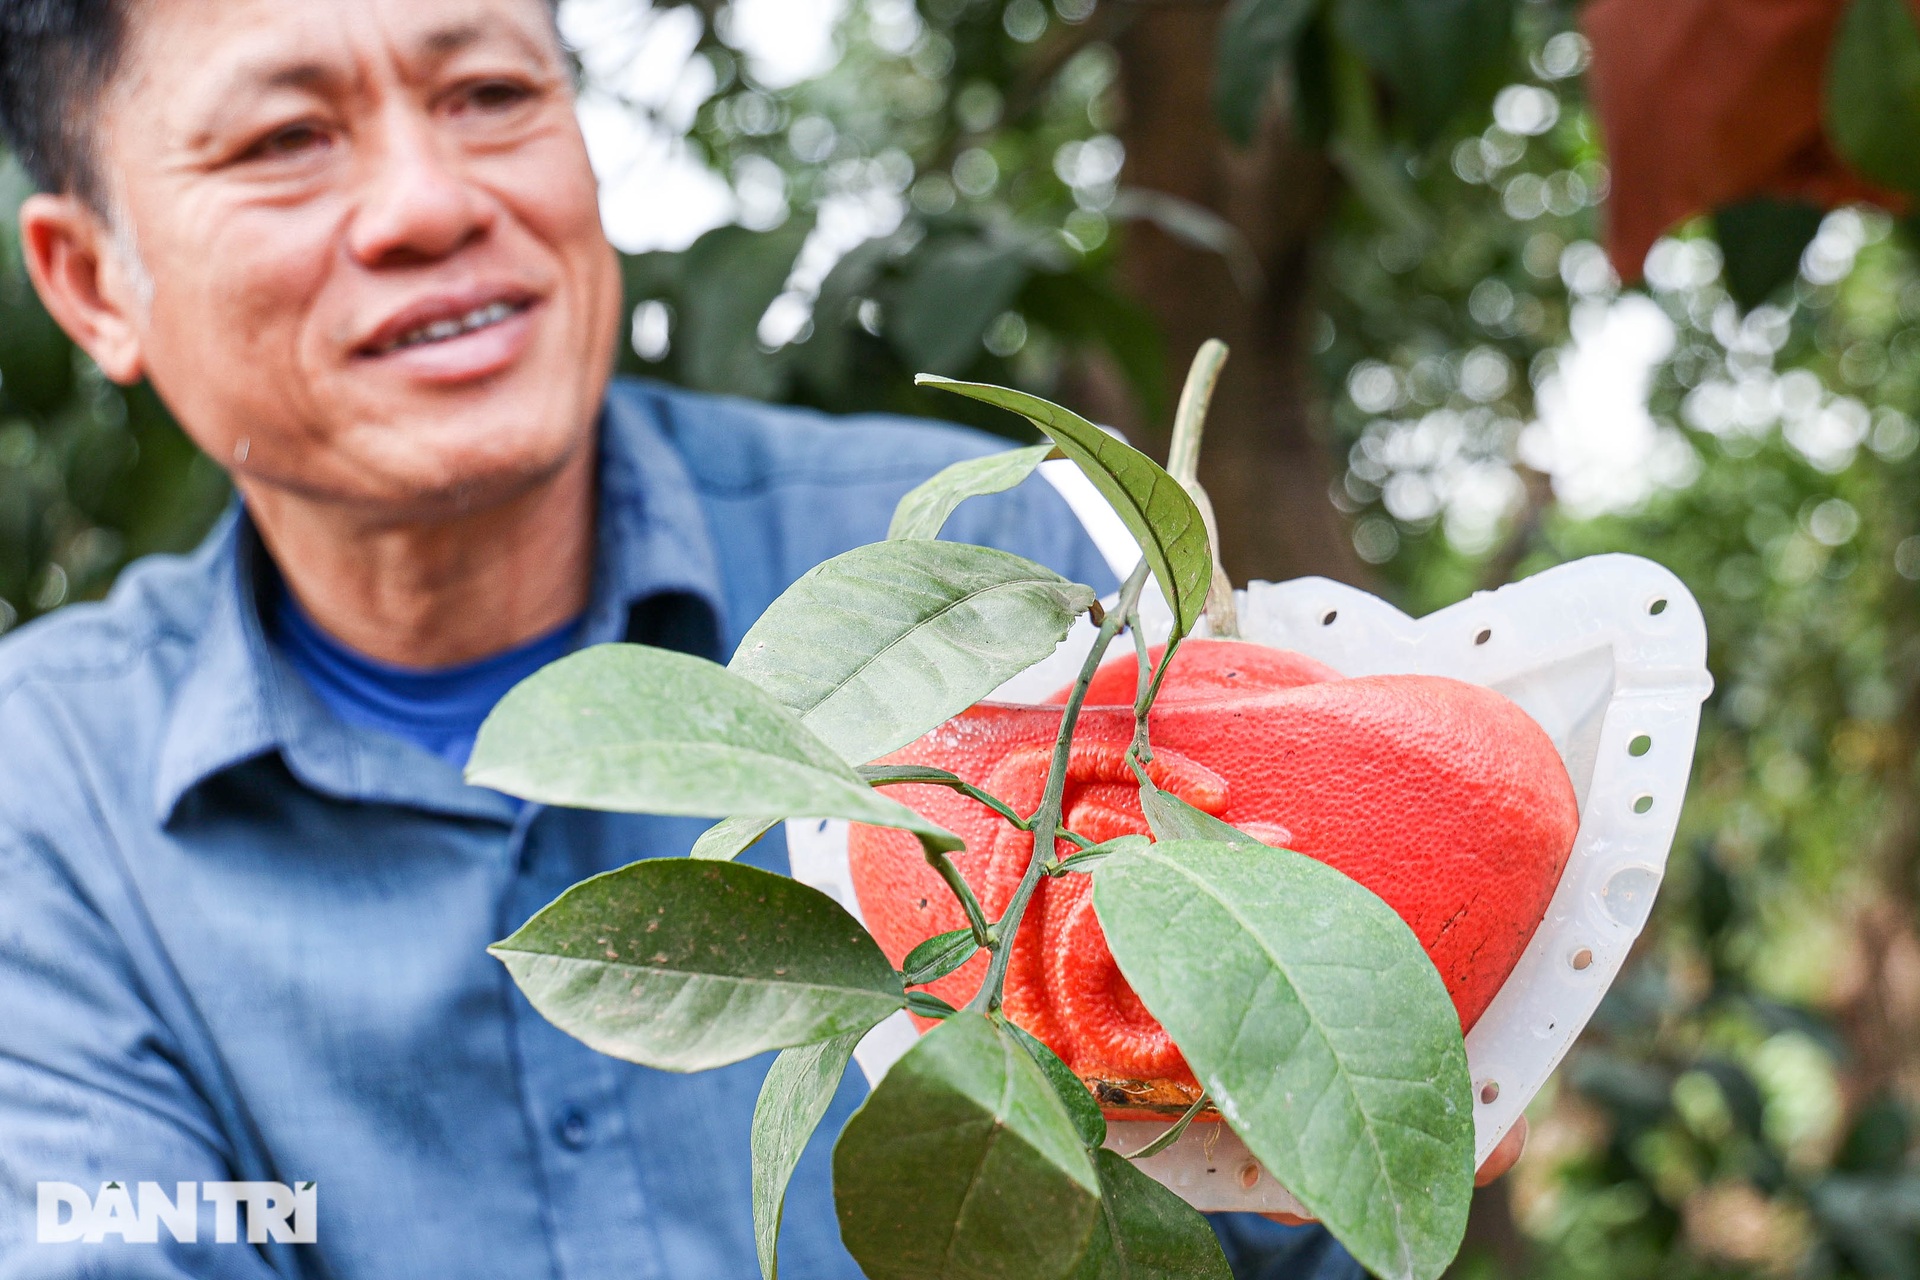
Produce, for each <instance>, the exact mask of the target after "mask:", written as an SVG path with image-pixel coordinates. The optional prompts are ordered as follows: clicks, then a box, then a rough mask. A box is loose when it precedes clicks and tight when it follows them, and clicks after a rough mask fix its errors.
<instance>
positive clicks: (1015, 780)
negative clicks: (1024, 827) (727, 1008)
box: [849, 641, 1579, 1110]
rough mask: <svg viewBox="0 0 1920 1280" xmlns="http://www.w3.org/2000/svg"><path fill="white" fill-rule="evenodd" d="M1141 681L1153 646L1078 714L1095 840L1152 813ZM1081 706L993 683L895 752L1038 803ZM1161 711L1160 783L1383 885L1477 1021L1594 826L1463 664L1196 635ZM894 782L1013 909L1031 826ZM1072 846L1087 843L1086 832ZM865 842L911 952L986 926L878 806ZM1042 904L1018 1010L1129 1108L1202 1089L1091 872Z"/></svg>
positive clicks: (1538, 736)
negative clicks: (1137, 693) (1147, 807)
mask: <svg viewBox="0 0 1920 1280" xmlns="http://www.w3.org/2000/svg"><path fill="white" fill-rule="evenodd" d="M1154 656H1155V657H1156V659H1157V656H1158V655H1157V654H1156V655H1154ZM1134 678H1135V667H1134V662H1133V658H1132V656H1131V655H1127V656H1125V657H1123V658H1119V659H1116V660H1114V661H1112V662H1109V663H1107V664H1105V665H1104V666H1103V667H1102V668H1101V670H1100V672H1099V673H1098V674H1097V675H1096V678H1095V683H1094V684H1093V685H1092V686H1090V694H1093V693H1098V694H1100V695H1101V696H1102V699H1103V701H1105V702H1107V703H1108V705H1094V704H1093V703H1092V701H1091V698H1090V701H1089V705H1088V706H1087V707H1086V708H1085V709H1084V710H1083V711H1082V714H1081V719H1080V724H1079V727H1078V730H1077V732H1076V734H1075V740H1074V749H1073V752H1072V757H1071V760H1070V765H1069V770H1068V787H1067V792H1066V796H1065V806H1064V813H1065V820H1066V825H1067V826H1068V827H1069V828H1070V829H1072V830H1074V831H1075V832H1077V833H1078V834H1080V835H1082V836H1085V837H1087V838H1090V839H1094V840H1105V839H1110V838H1112V837H1113V836H1116V835H1122V834H1127V833H1129V832H1145V831H1146V823H1145V821H1144V820H1143V819H1142V818H1141V815H1140V806H1139V798H1138V791H1137V788H1136V786H1135V785H1134V783H1133V780H1132V777H1131V773H1130V771H1129V770H1128V769H1127V766H1126V763H1125V756H1124V753H1125V748H1126V745H1127V743H1128V742H1129V741H1130V740H1131V737H1132V733H1133V720H1132V714H1131V711H1130V710H1129V709H1128V708H1127V707H1125V706H1123V705H1112V703H1114V702H1125V701H1127V700H1129V699H1130V698H1131V693H1132V690H1133V687H1134ZM1059 715H1060V710H1059V707H1058V706H1057V705H1052V704H1043V705H1026V706H1010V705H1002V704H992V703H983V704H981V705H980V706H977V707H975V708H973V709H972V710H970V711H967V712H966V713H964V714H962V715H960V716H957V717H955V718H954V719H953V720H951V721H949V722H947V723H946V724H944V725H942V726H940V727H939V728H938V729H935V730H934V731H933V732H931V733H929V734H927V735H926V736H925V737H923V738H921V739H920V740H919V741H917V742H914V743H912V744H910V745H909V746H907V747H905V748H903V749H902V750H901V751H899V752H897V753H895V754H894V755H892V756H889V757H888V758H887V759H888V762H890V763H911V764H926V765H935V766H938V767H940V768H945V769H950V770H952V771H953V772H955V773H957V774H959V775H960V776H961V777H963V778H965V779H967V780H968V781H969V782H972V783H974V784H976V785H978V786H982V787H984V788H985V789H986V790H987V791H989V792H990V793H992V794H994V795H997V796H999V797H1000V798H1001V799H1003V800H1005V801H1007V802H1008V803H1009V804H1011V805H1012V806H1013V808H1014V809H1015V810H1017V811H1018V812H1021V813H1030V812H1031V811H1032V810H1033V809H1034V808H1035V807H1036V806H1037V805H1038V803H1039V801H1040V794H1041V789H1042V787H1043V786H1044V784H1045V775H1046V767H1047V760H1048V757H1049V755H1050V752H1051V747H1052V743H1053V739H1054V736H1055V734H1056V732H1057V730H1058V728H1059ZM1151 728H1152V736H1153V744H1154V752H1155V762H1154V768H1153V773H1154V781H1155V783H1156V784H1157V785H1159V786H1160V787H1162V788H1163V789H1166V790H1170V791H1172V792H1173V793H1174V794H1177V795H1179V796H1181V798H1183V799H1185V800H1186V801H1187V802H1188V803H1190V804H1193V805H1195V806H1196V807H1198V808H1200V809H1202V810H1205V811H1206V812H1209V813H1212V814H1214V815H1215V816H1217V817H1220V818H1223V819H1224V820H1226V821H1227V822H1230V823H1232V824H1233V825H1235V826H1237V827H1240V828H1241V829H1243V830H1246V831H1248V832H1250V833H1251V834H1253V835H1255V836H1257V837H1258V838H1260V839H1262V840H1264V841H1266V842H1267V843H1269V844H1284V845H1286V846H1287V847H1289V848H1292V849H1296V850H1298V851H1299V852H1301V853H1305V854H1308V855H1309V856H1311V857H1315V858H1318V859H1320V860H1321V861H1323V862H1326V863H1328V864H1329V865H1331V866H1334V867H1337V868H1339V869H1340V870H1341V871H1343V872H1345V873H1346V874H1347V875H1349V876H1352V877H1353V878H1354V879H1355V880H1357V881H1359V882H1360V883H1361V884H1363V885H1365V886H1366V887H1367V888H1369V889H1371V890H1373V891H1374V892H1375V893H1377V894H1379V895H1380V897H1381V898H1382V899H1383V900H1384V901H1385V902H1386V903H1387V904H1388V905H1389V906H1390V907H1392V908H1393V909H1394V910H1395V911H1396V912H1398V913H1399V914H1400V916H1401V917H1402V918H1403V919H1404V920H1406V921H1407V923H1408V924H1409V925H1410V926H1411V927H1412V928H1413V931H1414V934H1415V936H1417V937H1418V938H1419V940H1420V942H1421V944H1422V945H1423V946H1424V947H1425V948H1426V950H1427V954H1428V956H1429V957H1430V958H1431V959H1432V960H1433V962H1434V965H1435V967H1436V968H1438V970H1439V972H1440V975H1441V977H1442V979H1443V980H1444V981H1445V983H1446V987H1447V991H1448V994H1449V995H1451V996H1452V998H1453V1001H1454V1006H1455V1009H1456V1010H1457V1011H1458V1013H1459V1015H1460V1020H1461V1025H1462V1027H1463V1028H1464V1029H1469V1030H1470V1029H1471V1028H1472V1026H1473V1024H1474V1023H1475V1022H1476V1021H1477V1020H1478V1019H1479V1017H1480V1015H1481V1014H1482V1013H1483V1012H1485V1010H1486V1007H1487V1005H1488V1004H1489V1003H1490V1002H1491V1001H1492V999H1493V997H1494V995H1495V994H1497V993H1498V991H1499V989H1500V986H1501V984H1502V983H1503V982H1505V980H1506V977H1507V975H1508V974H1509V973H1510V972H1512V969H1513V966H1514V964H1515V963H1516V962H1517V961H1518V960H1519V958H1520V955H1521V953H1522V952H1523V951H1524V950H1525V949H1526V945H1527V942H1528V941H1529V939H1531V938H1532V936H1533V931H1534V929H1535V928H1537V927H1538V925H1539V922H1540V920H1541V918H1542V917H1543V916H1544V915H1545V913H1546V908H1547V905H1548V903H1549V901H1550V900H1551V899H1552V896H1553V892H1554V889H1555V887H1556V886H1557V885H1558V883H1559V880H1560V873H1561V871H1562V869H1563V868H1564V867H1565V865H1566V860H1567V856H1568V854H1569V853H1570V852H1571V850H1572V847H1573V839H1574V835H1575V832H1576V831H1577V829H1578V825H1579V815H1578V808H1577V804H1576V801H1575V797H1574V794H1573V786H1572V783H1571V781H1570V780H1569V779H1568V777H1567V772H1566V769H1565V766H1564V765H1563V764H1562V763H1561V760H1560V757H1559V754H1558V753H1557V752H1556V751H1555V750H1554V747H1553V743H1552V741H1551V740H1550V739H1549V738H1548V737H1547V735H1546V733H1545V732H1544V731H1543V730H1542V729H1541V728H1540V726H1539V725H1538V724H1536V723H1535V722H1534V721H1533V719H1532V718H1531V717H1529V716H1528V715H1527V714H1526V713H1525V712H1524V711H1522V710H1521V709H1520V708H1519V707H1518V706H1516V705H1515V704H1514V703H1513V702H1512V701H1510V700H1509V699H1507V698H1506V697H1504V696H1502V695H1501V694H1499V693H1496V692H1494V691H1493V690H1491V689H1486V688H1483V687H1482V686H1479V685H1473V684H1467V683H1464V682H1462V681H1458V680H1449V679H1445V678H1442V677H1437V676H1366V677H1361V678H1358V679H1351V680H1349V679H1342V678H1339V676H1338V674H1337V673H1334V672H1332V671H1331V669H1330V668H1327V667H1325V666H1323V665H1322V664H1319V663H1316V662H1314V661H1313V660H1312V659H1310V658H1305V657H1303V656H1302V655H1299V654H1291V653H1286V652H1285V651H1280V650H1271V649H1264V648H1262V647H1260V646H1255V645H1249V644H1242V643H1236V642H1231V641H1189V642H1188V643H1187V644H1186V645H1185V646H1184V647H1183V648H1182V649H1181V650H1180V652H1179V654H1178V655H1177V656H1176V658H1175V663H1174V668H1173V670H1172V671H1171V672H1170V673H1169V675H1168V678H1167V681H1166V684H1165V687H1164V688H1163V689H1162V691H1161V694H1160V697H1159V698H1158V700H1157V701H1156V703H1155V706H1154V713H1153V717H1152V725H1151ZM888 790H889V791H890V792H891V793H892V794H893V795H894V796H895V797H896V798H898V799H900V800H901V801H903V802H904V803H906V804H908V805H910V806H912V807H913V808H914V809H916V810H918V811H919V812H920V813H922V814H923V815H924V816H926V817H928V818H930V819H932V820H934V821H936V822H938V823H940V824H942V825H943V826H946V827H947V828H948V829H950V830H952V831H954V832H956V833H957V834H959V835H960V836H961V837H962V838H963V839H964V840H965V841H966V845H967V847H966V850H965V851H964V852H962V853H959V854H956V855H955V861H956V862H957V864H958V865H959V867H960V870H961V873H962V874H963V875H964V876H965V877H966V878H967V882H968V883H969V884H970V885H972V886H973V888H974V891H975V892H976V893H977V894H978V895H979V896H980V898H981V903H982V906H983V907H984V908H985V910H986V912H987V914H988V917H989V918H997V917H998V916H999V914H1000V913H1001V911H1003V910H1004V909H1005V907H1006V905H1007V901H1008V899H1009V898H1010V897H1011V895H1012V892H1013V889H1014V886H1015V885H1016V884H1017V883H1018V881H1019V877H1020V873H1021V871H1022V869H1023V868H1024V867H1025V865H1026V860H1027V856H1028V852H1029V850H1030V849H1031V847H1032V840H1031V837H1029V836H1026V835H1023V834H1022V833H1021V832H1019V831H1018V830H1016V829H1015V828H1014V827H1013V826H1012V825H1011V824H1009V823H1007V822H1005V821H1004V820H1002V819H1001V818H1000V817H999V816H998V815H996V814H994V813H993V812H992V811H991V810H989V809H987V808H986V807H985V806H984V805H981V804H979V803H978V802H976V801H973V800H969V799H967V798H966V797H964V796H960V795H957V794H956V793H954V792H952V791H949V790H945V789H943V788H937V787H927V786H920V785H903V786H899V787H893V788H889V789H888ZM1061 851H1062V852H1063V853H1064V852H1070V851H1071V849H1070V846H1068V845H1067V844H1066V843H1065V842H1064V841H1063V842H1062V845H1061ZM849 857H850V861H851V870H852V874H853V882H854V887H855V890H856V892H857V893H858V895H859V898H860V906H861V910H862V913H863V914H864V915H865V917H866V920H867V924H868V927H869V928H870V929H872V931H873V934H874V936H875V937H876V938H877V939H878V940H879V942H880V945H881V948H882V949H883V950H884V951H885V952H886V953H887V955H888V956H889V957H890V958H891V959H892V960H893V961H894V963H895V964H898V963H899V962H900V961H901V960H902V959H904V957H905V955H906V953H907V952H908V951H909V950H911V949H912V948H913V947H914V946H915V945H917V944H918V943H919V942H921V941H923V940H924V939H926V938H928V937H930V936H932V935H933V934H935V933H939V932H943V931H945V930H948V929H955V928H960V927H963V926H964V924H965V923H966V922H965V918H964V916H963V915H962V913H961V910H960V907H959V905H958V904H957V903H956V902H955V901H954V900H953V897H952V895H951V894H950V893H948V891H947V889H946V886H945V885H944V884H942V883H941V881H940V879H939V877H938V875H936V874H935V873H934V872H933V871H932V870H931V869H929V868H928V867H927V865H926V862H925V860H924V858H923V857H922V856H921V855H920V852H919V847H918V844H917V842H916V841H915V840H914V839H913V838H912V837H911V836H909V835H906V834H904V833H901V832H896V831H887V830H882V829H879V828H874V827H865V826H859V825H855V826H854V828H853V830H852V835H851V838H850V840H849ZM1029 910H1030V913H1031V914H1030V916H1029V919H1028V923H1027V924H1026V925H1025V926H1023V927H1022V929H1021V931H1020V937H1019V940H1018V942H1017V943H1016V946H1015V951H1014V956H1013V959H1012V962H1011V964H1010V965H1009V969H1008V978H1007V988H1006V1001H1005V1003H1006V1009H1007V1013H1008V1015H1009V1016H1010V1017H1012V1018H1013V1019H1014V1020H1015V1021H1017V1022H1019V1023H1020V1024H1021V1025H1022V1026H1024V1027H1026V1028H1027V1029H1028V1030H1029V1031H1031V1032H1033V1033H1034V1034H1035V1035H1037V1036H1039V1037H1040V1038H1041V1039H1042V1040H1044V1041H1046V1042H1047V1044H1048V1045H1049V1046H1050V1047H1051V1048H1052V1049H1053V1050H1054V1051H1055V1052H1056V1053H1058V1054H1059V1055H1060V1056H1061V1057H1062V1058H1063V1059H1064V1060H1065V1061H1066V1062H1067V1063H1068V1065H1070V1066H1071V1067H1073V1069H1074V1070H1075V1071H1076V1072H1078V1073H1079V1074H1080V1075H1081V1076H1082V1077H1083V1078H1086V1079H1088V1080H1090V1081H1098V1082H1100V1083H1099V1084H1098V1085H1097V1086H1096V1091H1097V1092H1098V1093H1100V1095H1101V1099H1102V1101H1103V1102H1105V1103H1106V1104H1108V1105H1109V1106H1110V1107H1113V1108H1116V1109H1120V1108H1123V1105H1124V1102H1125V1101H1133V1102H1137V1103H1139V1104H1143V1105H1148V1106H1151V1107H1153V1108H1154V1109H1159V1110H1164V1109H1167V1108H1177V1107H1178V1106H1179V1105H1181V1099H1182V1098H1186V1097H1191V1096H1192V1095H1193V1093H1194V1091H1195V1089H1196V1086H1195V1085H1194V1084H1193V1078H1192V1076H1191V1074H1190V1073H1189V1072H1188V1071H1187V1069H1186V1066H1185V1063H1184V1062H1183V1061H1182V1060H1181V1058H1180V1055H1179V1051H1178V1050H1177V1049H1175V1048H1174V1046H1173V1044H1172V1042H1171V1040H1170V1039H1169V1038H1168V1037H1167V1035H1166V1033H1165V1031H1164V1030H1162V1029H1161V1028H1160V1025H1159V1024H1158V1023H1157V1022H1156V1021H1154V1019H1153V1018H1152V1017H1151V1015H1149V1014H1148V1013H1147V1012H1146V1010H1145V1008H1144V1007H1143V1006H1141V1004H1140V1001H1139V999H1138V997H1136V996H1135V995H1134V993H1133V991H1132V989H1131V988H1130V987H1129V986H1128V985H1127V983H1126V980H1125V979H1124V978H1123V977H1121V976H1120V973H1119V970H1118V968H1117V966H1115V964H1114V962H1113V959H1112V957H1111V956H1110V955H1109V953H1108V951H1107V947H1106V941H1105V938H1104V936H1103V935H1102V934H1101V932H1100V924H1099V921H1098V920H1097V919H1095V918H1094V914H1093V907H1092V901H1091V896H1090V894H1089V893H1088V881H1087V879H1086V877H1084V876H1066V877H1062V878H1060V879H1057V880H1047V881H1044V882H1043V883H1042V884H1041V886H1040V889H1039V891H1038V892H1037V893H1036V894H1035V897H1034V901H1033V904H1032V906H1031V907H1030V909H1029ZM1036 926H1037V927H1036ZM985 970H986V958H985V956H984V955H982V956H976V957H975V958H974V959H973V960H972V961H970V962H969V963H968V964H966V965H965V966H963V967H962V968H961V969H960V970H958V971H957V972H955V973H953V974H951V975H949V976H948V977H946V978H944V979H942V980H941V981H939V982H936V983H932V984H930V985H929V987H928V989H929V990H931V991H933V992H934V993H935V994H937V995H939V996H941V997H943V998H944V999H946V1000H948V1001H949V1002H951V1003H953V1004H955V1005H959V1004H963V1003H964V1002H965V1001H966V1000H967V998H968V997H970V996H971V995H972V994H973V992H974V991H975V990H976V989H977V988H978V986H979V983H980V981H981V979H982V978H983V977H984V975H985Z"/></svg>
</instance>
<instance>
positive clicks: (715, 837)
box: [687, 818, 780, 862]
mask: <svg viewBox="0 0 1920 1280" xmlns="http://www.w3.org/2000/svg"><path fill="white" fill-rule="evenodd" d="M779 822H780V819H778V818H722V819H721V820H720V821H718V822H716V823H714V824H713V825H712V826H710V827H708V828H707V829H706V830H705V831H703V832H701V833H700V838H699V839H698V840H695V841H694V842H693V848H692V849H691V850H690V851H689V852H688V854H687V856H688V857H690V858H703V859H711V860H712V861H714V862H732V861H733V860H734V859H735V858H737V857H739V856H740V855H741V854H743V853H745V852H746V851H747V850H748V849H749V848H751V847H752V846H753V843H754V842H755V841H756V840H758V839H759V838H760V837H761V836H763V835H765V834H767V832H769V831H771V830H773V829H774V827H775V826H777V825H779Z"/></svg>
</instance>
